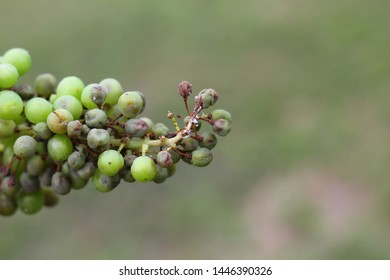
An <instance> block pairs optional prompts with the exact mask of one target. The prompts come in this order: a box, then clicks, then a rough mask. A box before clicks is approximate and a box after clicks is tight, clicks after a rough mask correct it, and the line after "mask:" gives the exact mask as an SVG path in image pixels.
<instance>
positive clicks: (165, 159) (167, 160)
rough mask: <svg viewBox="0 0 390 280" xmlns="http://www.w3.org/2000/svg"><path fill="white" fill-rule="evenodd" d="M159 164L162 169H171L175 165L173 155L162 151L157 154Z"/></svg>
mask: <svg viewBox="0 0 390 280" xmlns="http://www.w3.org/2000/svg"><path fill="white" fill-rule="evenodd" d="M157 163H158V164H159V165H160V166H161V167H165V168H167V167H169V166H171V165H172V164H173V159H172V155H171V154H170V153H169V152H168V151H160V152H158V154H157Z"/></svg>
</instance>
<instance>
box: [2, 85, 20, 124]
mask: <svg viewBox="0 0 390 280" xmlns="http://www.w3.org/2000/svg"><path fill="white" fill-rule="evenodd" d="M22 112H23V100H22V98H20V96H19V95H18V94H17V93H15V92H13V91H11V90H2V91H0V119H3V120H16V119H18V118H19V117H20V114H21V113H22Z"/></svg>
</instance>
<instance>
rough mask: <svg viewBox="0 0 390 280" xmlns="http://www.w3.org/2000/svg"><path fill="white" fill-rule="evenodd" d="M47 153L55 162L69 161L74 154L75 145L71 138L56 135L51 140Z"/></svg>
mask: <svg viewBox="0 0 390 280" xmlns="http://www.w3.org/2000/svg"><path fill="white" fill-rule="evenodd" d="M47 151H48V153H49V155H50V156H51V157H52V159H53V160H55V161H64V160H67V159H68V157H69V156H70V154H71V153H72V152H73V144H72V141H70V139H69V137H68V136H66V135H63V134H56V135H54V136H53V137H52V138H50V139H49V141H48V143H47Z"/></svg>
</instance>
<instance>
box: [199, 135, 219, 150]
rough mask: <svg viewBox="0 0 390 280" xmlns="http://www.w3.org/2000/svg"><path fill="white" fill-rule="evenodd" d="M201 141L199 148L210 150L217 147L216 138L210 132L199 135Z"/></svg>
mask: <svg viewBox="0 0 390 280" xmlns="http://www.w3.org/2000/svg"><path fill="white" fill-rule="evenodd" d="M200 136H201V137H202V140H201V141H200V142H199V146H201V147H203V148H207V149H209V150H211V149H212V148H214V147H215V146H216V145H217V137H216V136H215V135H214V134H213V133H211V132H207V131H205V132H203V133H202V134H201V135H200Z"/></svg>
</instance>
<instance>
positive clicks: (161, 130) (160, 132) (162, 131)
mask: <svg viewBox="0 0 390 280" xmlns="http://www.w3.org/2000/svg"><path fill="white" fill-rule="evenodd" d="M153 133H154V135H156V137H161V136H166V135H168V133H169V128H168V127H167V126H166V125H165V124H163V123H156V124H155V125H154V126H153Z"/></svg>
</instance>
